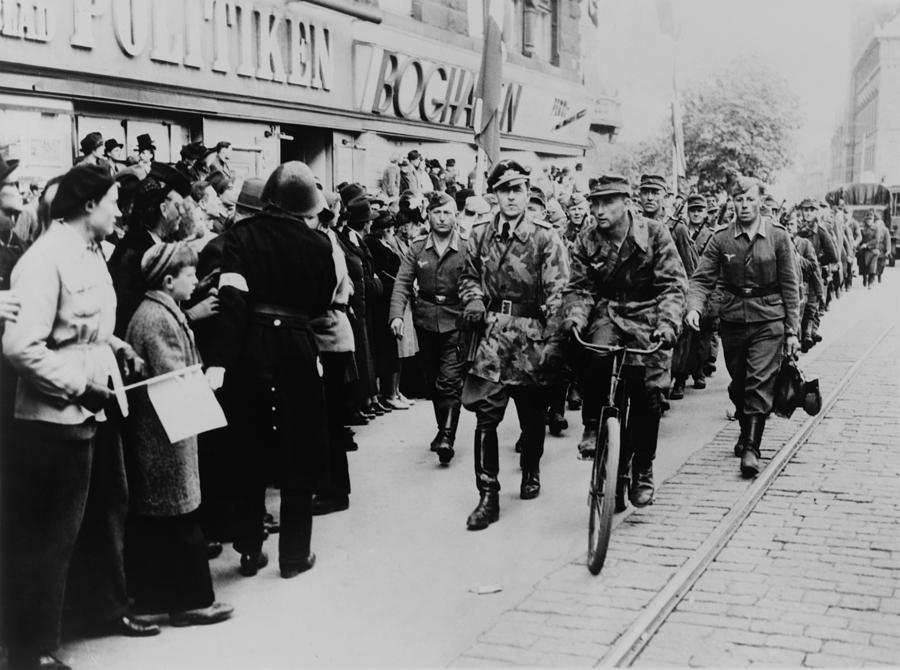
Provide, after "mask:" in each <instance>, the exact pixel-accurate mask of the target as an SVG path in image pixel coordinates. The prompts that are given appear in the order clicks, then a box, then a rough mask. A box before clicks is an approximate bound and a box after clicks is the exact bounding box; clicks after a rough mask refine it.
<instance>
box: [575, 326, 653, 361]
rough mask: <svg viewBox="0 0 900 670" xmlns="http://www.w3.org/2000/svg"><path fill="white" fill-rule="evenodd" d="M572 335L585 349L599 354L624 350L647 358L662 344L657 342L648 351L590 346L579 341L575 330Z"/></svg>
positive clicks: (611, 346) (609, 346) (600, 345)
mask: <svg viewBox="0 0 900 670" xmlns="http://www.w3.org/2000/svg"><path fill="white" fill-rule="evenodd" d="M572 335H573V336H574V337H575V341H576V342H578V344H580V345H581V346H582V347H584V348H585V349H590V350H591V351H597V352H600V353H603V352H612V351H620V350H622V349H624V350H625V353H626V354H635V355H637V356H649V355H650V354H655V353H656V352H657V351H659V350H660V349H661V348H662V342H657V343H656V345H655V346H653V347H651V348H650V349H630V348H628V347H621V346H613V345H608V344H591V343H589V342H585V341H584V340H582V339H581V335H579V334H578V331H577V330H573V331H572Z"/></svg>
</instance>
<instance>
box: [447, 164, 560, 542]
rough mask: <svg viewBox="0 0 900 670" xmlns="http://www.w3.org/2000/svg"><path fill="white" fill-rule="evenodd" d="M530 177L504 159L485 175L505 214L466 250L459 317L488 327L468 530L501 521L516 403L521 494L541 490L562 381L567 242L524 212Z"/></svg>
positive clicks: (469, 403)
mask: <svg viewBox="0 0 900 670" xmlns="http://www.w3.org/2000/svg"><path fill="white" fill-rule="evenodd" d="M528 183H529V171H528V170H526V169H525V168H524V167H522V165H520V164H519V163H517V162H516V161H513V160H508V159H507V160H502V161H499V162H498V163H497V164H496V166H495V167H494V169H493V170H492V171H491V174H490V176H489V178H488V188H489V189H490V190H491V191H493V192H495V193H496V194H497V197H498V200H499V208H500V211H499V212H498V213H497V214H496V215H495V216H494V217H492V218H491V220H490V221H486V222H483V223H477V224H475V226H474V227H473V228H472V236H471V237H470V238H469V242H468V244H467V247H466V269H465V270H464V271H463V274H462V276H461V277H460V286H459V293H460V298H461V300H462V303H463V305H464V307H463V318H464V319H465V321H466V323H467V327H468V328H470V329H473V330H480V329H482V328H484V333H483V336H482V337H481V341H480V343H479V344H478V346H477V348H476V350H475V353H474V356H473V361H472V363H471V367H470V368H469V372H468V376H467V377H466V381H465V383H464V385H463V392H462V404H463V407H465V408H466V409H468V410H470V411H472V412H474V413H475V416H476V419H477V424H476V429H475V445H474V447H475V448H474V457H475V483H476V486H477V488H478V492H479V495H480V500H479V502H478V506H477V507H476V508H475V509H474V510H473V512H472V514H471V515H469V518H468V521H467V526H468V528H469V530H481V529H483V528H487V527H488V525H490V524H491V523H493V522H495V521H497V520H498V518H499V516H500V502H499V492H500V481H499V480H498V474H499V470H500V466H499V462H498V458H499V456H498V449H499V445H498V444H497V426H498V425H499V424H500V422H501V421H502V420H503V415H504V413H505V412H506V406H507V404H508V403H509V400H510V398H512V399H513V400H514V401H515V403H516V412H517V414H518V416H519V426H520V428H521V430H522V436H521V443H522V453H521V459H520V463H521V465H522V480H521V484H520V487H519V496H520V497H521V498H522V499H523V500H531V499H533V498H536V497H537V496H538V495H539V494H540V490H541V479H540V463H541V457H542V456H543V453H544V437H545V430H544V415H545V413H546V411H547V406H548V403H549V393H550V388H551V387H552V386H553V385H554V384H559V383H560V382H562V350H561V338H560V336H559V332H558V331H559V314H558V312H559V308H560V304H561V302H562V292H563V290H564V289H565V287H566V284H567V282H568V280H569V259H568V255H567V254H566V248H565V245H564V244H563V242H562V239H561V238H560V236H559V235H558V234H557V233H556V231H555V230H554V229H553V227H552V226H551V225H550V224H549V223H547V222H546V221H543V220H541V219H536V218H534V216H533V215H532V214H530V213H529V212H526V211H525V208H526V205H527V204H528V185H529V184H528Z"/></svg>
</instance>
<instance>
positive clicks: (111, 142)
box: [103, 139, 125, 153]
mask: <svg viewBox="0 0 900 670" xmlns="http://www.w3.org/2000/svg"><path fill="white" fill-rule="evenodd" d="M124 146H125V145H124V144H122V143H121V142H119V140H117V139H108V140H106V142H104V144H103V149H104V150H105V151H106V153H109V152H110V151H112V150H113V149H117V148H119V147H124Z"/></svg>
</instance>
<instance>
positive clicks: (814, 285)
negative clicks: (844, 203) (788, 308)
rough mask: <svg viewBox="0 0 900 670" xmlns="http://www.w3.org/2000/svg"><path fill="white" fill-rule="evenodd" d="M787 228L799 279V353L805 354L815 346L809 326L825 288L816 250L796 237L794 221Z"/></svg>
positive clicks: (817, 310) (801, 238)
mask: <svg viewBox="0 0 900 670" xmlns="http://www.w3.org/2000/svg"><path fill="white" fill-rule="evenodd" d="M792 218H793V217H792ZM788 226H789V227H788V231H789V232H790V233H791V236H792V237H793V238H794V249H795V250H796V252H797V253H796V258H797V269H798V272H799V279H800V307H799V309H798V311H799V313H800V315H801V320H800V351H801V352H802V353H804V354H805V353H806V352H807V351H809V350H810V349H812V348H813V347H814V346H815V344H816V342H815V340H814V339H813V337H812V331H811V330H810V325H811V323H812V321H813V319H814V317H815V315H817V314H818V312H819V301H820V300H821V299H822V296H823V295H824V294H825V287H824V285H823V284H822V273H821V272H819V259H818V258H816V250H815V249H814V248H813V245H812V242H810V241H809V240H808V239H807V238H805V237H800V236H799V235H797V223H796V221H790V222H789V224H788Z"/></svg>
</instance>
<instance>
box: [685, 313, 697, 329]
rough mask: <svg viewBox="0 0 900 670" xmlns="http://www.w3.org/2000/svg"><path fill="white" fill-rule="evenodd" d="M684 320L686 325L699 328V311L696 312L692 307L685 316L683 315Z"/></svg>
mask: <svg viewBox="0 0 900 670" xmlns="http://www.w3.org/2000/svg"><path fill="white" fill-rule="evenodd" d="M684 322H685V323H686V324H687V325H688V327H689V328H693V329H694V330H700V312H698V311H697V310H696V309H692V310H691V311H690V312H688V313H687V316H685V317H684Z"/></svg>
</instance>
